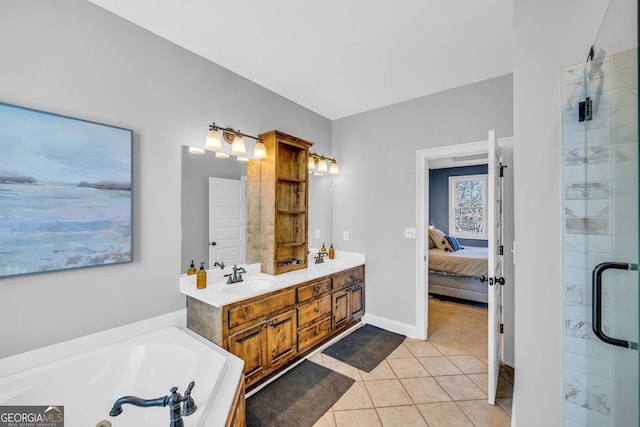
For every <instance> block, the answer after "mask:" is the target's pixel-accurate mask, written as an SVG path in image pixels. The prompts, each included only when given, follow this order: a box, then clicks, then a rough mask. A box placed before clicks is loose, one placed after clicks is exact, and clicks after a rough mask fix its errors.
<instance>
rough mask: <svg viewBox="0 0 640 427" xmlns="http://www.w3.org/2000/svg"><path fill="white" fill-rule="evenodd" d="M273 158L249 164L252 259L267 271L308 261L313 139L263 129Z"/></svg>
mask: <svg viewBox="0 0 640 427" xmlns="http://www.w3.org/2000/svg"><path fill="white" fill-rule="evenodd" d="M260 138H261V139H262V140H263V142H264V145H265V147H266V149H267V158H266V159H262V160H261V161H259V162H249V164H248V166H247V175H248V180H247V194H248V200H249V203H248V205H247V242H248V245H247V259H248V262H249V263H254V262H260V263H261V265H262V272H263V273H267V274H274V275H275V274H281V273H286V272H287V271H293V270H299V269H301V268H306V267H307V251H308V249H307V248H308V230H307V227H308V215H307V213H308V206H309V194H308V192H309V185H308V182H307V178H308V170H309V169H308V168H309V163H308V161H309V148H310V147H311V146H312V145H313V143H311V142H308V141H305V140H303V139H300V138H296V137H295V136H291V135H287V134H285V133H283V132H279V131H271V132H267V133H263V134H261V135H260Z"/></svg>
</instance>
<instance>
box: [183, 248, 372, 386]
mask: <svg viewBox="0 0 640 427" xmlns="http://www.w3.org/2000/svg"><path fill="white" fill-rule="evenodd" d="M364 263H365V257H364V254H357V253H350V252H337V253H336V259H335V260H326V261H325V262H324V263H321V264H314V263H313V262H310V263H309V267H308V268H305V269H301V270H296V271H291V272H288V273H283V274H280V275H278V276H272V275H268V274H263V273H260V264H250V265H247V266H244V268H245V269H246V271H247V273H246V274H244V276H243V281H242V282H238V283H234V284H227V279H225V278H224V275H225V274H229V273H230V271H231V269H230V268H229V267H227V268H225V269H224V270H220V269H216V270H208V271H207V274H208V276H207V277H208V283H207V287H206V289H197V288H196V282H195V276H183V277H182V278H181V280H180V286H181V292H182V293H183V294H185V295H186V296H187V327H188V328H189V329H191V330H193V331H194V332H196V333H198V334H199V335H201V336H203V337H205V338H206V339H208V340H210V341H212V342H214V343H215V344H217V345H219V346H220V347H222V348H224V349H225V350H227V351H229V352H230V353H232V354H234V355H236V356H238V357H239V358H241V359H242V360H244V363H245V365H244V376H245V378H244V379H245V384H246V387H247V388H248V389H251V388H252V387H254V386H256V385H258V384H259V383H261V382H263V381H264V380H266V379H267V378H270V377H271V376H273V375H274V374H277V373H278V372H280V371H281V370H282V369H284V368H285V367H286V366H287V365H289V364H291V363H292V362H294V361H297V360H299V359H301V358H302V357H304V356H305V355H306V354H308V353H309V352H311V351H312V350H314V349H315V348H317V347H319V346H321V345H322V344H323V343H326V342H327V341H328V340H329V339H330V338H332V337H333V336H335V335H336V334H338V333H340V332H342V331H344V330H345V329H346V328H348V327H349V326H352V325H353V324H355V323H356V322H358V321H359V319H360V317H362V315H363V314H364V296H365V294H364V292H365V291H364Z"/></svg>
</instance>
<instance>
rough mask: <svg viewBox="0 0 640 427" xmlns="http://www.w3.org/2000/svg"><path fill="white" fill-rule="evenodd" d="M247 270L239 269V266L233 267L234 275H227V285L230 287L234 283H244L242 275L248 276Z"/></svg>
mask: <svg viewBox="0 0 640 427" xmlns="http://www.w3.org/2000/svg"><path fill="white" fill-rule="evenodd" d="M246 273H247V270H245V269H244V267H239V268H238V266H237V265H234V266H233V273H232V274H225V275H224V277H226V278H227V285H230V284H232V283H239V282H242V280H243V279H242V274H246Z"/></svg>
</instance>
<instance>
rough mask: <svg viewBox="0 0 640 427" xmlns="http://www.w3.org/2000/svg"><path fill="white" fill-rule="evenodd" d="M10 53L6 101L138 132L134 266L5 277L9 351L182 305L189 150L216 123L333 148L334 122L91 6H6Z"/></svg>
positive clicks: (0, 339)
mask: <svg viewBox="0 0 640 427" xmlns="http://www.w3.org/2000/svg"><path fill="white" fill-rule="evenodd" d="M0 52H1V53H2V65H1V66H0V101H3V102H7V103H12V104H17V105H21V106H25V107H30V108H35V109H40V110H44V111H50V112H54V113H58V114H63V115H68V116H72V117H78V118H82V119H87V120H92V121H96V122H101V123H106V124H111V125H115V126H121V127H125V128H130V129H133V130H134V262H133V263H131V264H123V265H113V266H106V267H96V268H90V269H83V270H75V271H66V272H56V273H48V274H40V275H33V276H23V277H16V278H5V279H0V323H1V324H2V325H3V327H2V328H0V343H2V344H1V345H0V357H3V356H8V355H11V354H15V353H19V352H22V351H26V350H29V349H33V348H36V347H40V346H43V345H47V344H52V343H56V342H59V341H62V340H66V339H70V338H74V337H78V336H82V335H85V334H88V333H92V332H96V331H100V330H103V329H107V328H111V327H115V326H119V325H123V324H126V323H129V322H133V321H137V320H140V319H145V318H148V317H151V316H155V315H159V314H163V313H168V312H172V311H174V310H177V309H181V308H184V306H185V300H184V296H182V295H180V294H179V293H178V276H179V274H180V273H181V272H182V270H183V266H182V265H181V257H180V245H181V230H180V204H181V203H180V202H181V194H180V176H181V172H180V167H181V166H180V165H181V146H182V145H183V144H184V145H201V144H202V143H203V140H204V136H205V134H206V131H207V130H208V125H209V124H210V123H211V122H212V121H214V120H215V121H216V123H218V124H220V125H223V126H233V127H234V128H240V129H242V131H243V132H246V133H249V134H253V135H256V134H258V133H261V132H265V131H269V130H272V129H278V130H282V131H283V132H286V133H290V134H292V135H296V136H299V137H301V138H304V139H308V140H310V141H313V142H315V143H316V145H315V146H314V147H313V148H314V151H318V152H321V153H323V154H329V153H330V148H331V122H330V121H329V120H327V119H325V118H323V117H321V116H319V115H317V114H315V113H312V112H310V111H308V110H306V109H304V108H302V107H300V106H299V105H297V104H294V103H292V102H290V101H288V100H286V99H284V98H282V97H281V96H278V95H276V94H274V93H273V92H270V91H268V90H266V89H264V88H262V87H260V86H258V85H256V84H254V83H251V82H249V81H247V80H245V79H243V78H241V77H239V76H237V75H235V74H233V73H231V72H229V71H228V70H225V69H223V68H222V67H219V66H217V65H215V64H212V63H211V62H208V61H206V60H204V59H203V58H201V57H199V56H196V55H194V54H192V53H190V52H187V51H186V50H184V49H182V48H179V47H177V46H175V45H173V44H171V43H169V42H167V41H166V40H164V39H161V38H159V37H157V36H155V35H153V34H151V33H149V32H147V31H145V30H143V29H141V28H139V27H137V26H135V25H133V24H131V23H129V22H127V21H125V20H123V19H121V18H119V17H117V16H115V15H112V14H111V13H109V12H106V11H104V10H103V9H101V8H99V7H97V6H95V5H93V4H91V3H89V2H86V1H82V0H60V1H55V2H53V1H49V0H30V1H20V2H15V1H12V2H1V3H0ZM327 182H328V181H327ZM312 188H313V187H312ZM312 197H313V196H312ZM330 201H331V199H330V192H329V191H327V192H326V193H320V200H314V202H313V203H315V204H316V205H319V206H320V207H321V208H323V209H322V210H321V212H323V215H324V216H318V217H316V216H314V213H313V212H312V213H311V215H312V219H311V220H310V224H312V227H314V228H320V229H322V230H323V231H324V233H325V234H328V233H329V227H330V216H329V214H328V212H329V211H330V209H329V208H325V206H330ZM313 203H312V209H313Z"/></svg>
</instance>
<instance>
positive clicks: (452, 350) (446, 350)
mask: <svg viewBox="0 0 640 427" xmlns="http://www.w3.org/2000/svg"><path fill="white" fill-rule="evenodd" d="M433 346H434V347H435V348H437V349H438V351H439V352H440V353H442V354H444V355H445V356H451V355H456V354H469V350H468V349H466V348H462V347H456V346H453V345H447V344H442V343H439V342H433Z"/></svg>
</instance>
